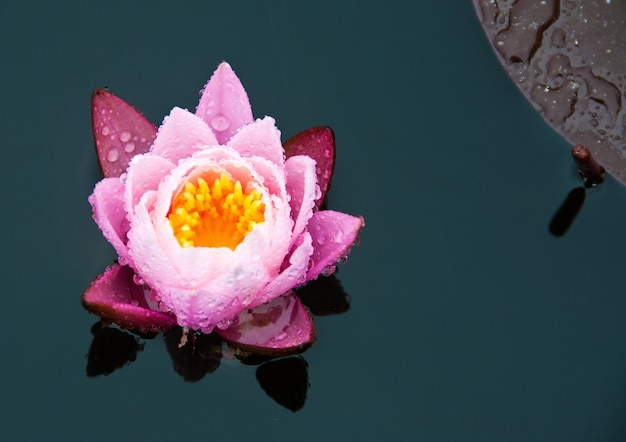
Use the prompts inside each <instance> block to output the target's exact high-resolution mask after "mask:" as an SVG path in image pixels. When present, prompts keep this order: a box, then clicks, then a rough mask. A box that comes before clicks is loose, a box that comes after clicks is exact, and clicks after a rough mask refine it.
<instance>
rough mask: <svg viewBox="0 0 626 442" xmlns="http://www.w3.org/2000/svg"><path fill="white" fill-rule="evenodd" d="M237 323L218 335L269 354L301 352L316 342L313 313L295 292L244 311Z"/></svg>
mask: <svg viewBox="0 0 626 442" xmlns="http://www.w3.org/2000/svg"><path fill="white" fill-rule="evenodd" d="M238 319H239V321H238V323H237V325H236V326H233V327H230V328H227V329H226V330H220V329H216V332H217V334H219V335H220V336H221V337H222V338H224V339H226V340H227V341H229V342H231V343H233V344H234V345H236V346H238V347H241V348H243V349H245V350H249V351H253V352H255V353H260V354H266V355H270V356H279V355H285V354H293V353H299V352H301V351H303V350H305V349H306V348H307V347H308V346H310V345H311V344H312V343H313V342H314V341H315V326H314V325H313V321H312V319H311V316H310V315H309V313H308V312H307V310H306V308H304V306H303V305H302V303H301V302H300V300H299V299H298V297H297V296H295V295H294V294H293V293H292V292H290V293H287V294H285V295H283V296H280V297H278V298H276V299H274V300H273V301H270V302H268V303H267V304H263V305H259V306H258V307H255V308H253V309H248V310H244V311H243V312H241V313H240V314H239V317H238Z"/></svg>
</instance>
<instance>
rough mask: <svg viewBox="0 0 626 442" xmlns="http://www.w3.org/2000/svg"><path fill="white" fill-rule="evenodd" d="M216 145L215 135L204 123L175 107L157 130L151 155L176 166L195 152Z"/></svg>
mask: <svg viewBox="0 0 626 442" xmlns="http://www.w3.org/2000/svg"><path fill="white" fill-rule="evenodd" d="M217 144H218V142H217V139H216V138H215V135H213V132H211V129H209V127H208V126H207V125H206V124H205V123H204V121H202V120H201V119H200V118H198V117H196V116H195V115H194V114H192V113H191V112H188V111H186V110H184V109H181V108H179V107H175V108H174V109H172V111H171V112H170V114H169V116H167V117H165V120H163V124H162V125H161V127H160V128H159V132H158V133H157V137H156V139H155V140H154V146H153V148H152V154H153V155H158V156H161V157H163V158H167V159H168V160H170V161H171V162H173V163H174V164H176V163H177V162H178V160H180V159H181V158H187V157H190V156H191V155H192V154H193V153H194V152H195V151H197V150H200V149H202V148H205V147H208V146H215V145H217Z"/></svg>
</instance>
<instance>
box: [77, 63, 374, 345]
mask: <svg viewBox="0 0 626 442" xmlns="http://www.w3.org/2000/svg"><path fill="white" fill-rule="evenodd" d="M92 112H93V113H92V115H93V127H94V138H95V141H96V147H97V151H98V158H99V161H100V166H101V169H102V171H103V173H104V176H105V178H104V179H103V180H101V181H100V182H99V183H98V184H97V185H96V187H95V189H94V191H93V193H92V195H91V196H90V197H89V202H90V203H91V205H92V207H93V213H94V219H95V221H96V223H97V224H98V226H99V227H100V229H101V230H102V232H103V234H104V236H105V237H106V238H107V240H108V241H109V242H110V243H111V244H112V245H113V247H114V248H115V250H116V252H117V254H118V257H119V259H118V262H119V264H116V265H114V266H112V267H110V268H109V269H108V270H107V271H106V272H105V273H104V274H103V275H102V276H101V277H99V278H98V279H97V280H96V281H94V283H92V285H91V287H90V288H89V289H88V290H87V291H86V293H85V295H84V297H83V304H84V305H85V307H86V308H88V309H89V310H91V311H93V312H94V313H96V314H98V315H100V316H101V317H102V318H103V320H105V321H108V322H114V323H117V324H118V325H120V326H122V327H129V328H132V327H140V328H144V329H166V328H168V327H170V326H172V325H173V324H174V323H177V324H178V325H180V326H183V327H188V328H190V329H193V330H198V331H201V332H204V333H208V332H211V331H213V330H214V329H215V330H216V331H217V332H218V333H220V334H221V335H223V337H224V338H225V339H229V340H232V341H235V342H236V341H240V342H242V343H245V344H246V345H250V346H254V345H258V346H260V347H267V348H291V347H297V346H298V345H303V344H306V343H307V342H310V341H312V340H313V339H314V336H315V330H314V327H313V325H312V323H311V321H310V318H309V315H308V314H306V311H305V309H304V308H303V306H302V305H301V304H300V301H299V300H298V298H297V297H296V296H295V295H294V294H293V293H292V292H291V290H292V289H293V288H295V287H297V286H300V285H302V284H304V283H306V282H307V281H309V280H311V279H315V278H317V277H318V276H319V275H320V274H321V273H322V272H323V271H324V270H325V269H329V268H331V269H332V268H334V264H335V263H336V262H337V261H338V260H340V259H342V258H344V257H345V256H346V255H347V254H348V253H349V250H350V247H351V246H352V244H353V243H354V242H355V240H356V238H357V235H358V233H359V230H360V229H361V227H362V226H363V219H362V218H361V217H355V216H351V215H347V214H344V213H341V212H336V211H331V210H321V209H320V206H321V203H322V201H323V200H324V197H325V194H326V191H327V190H328V187H329V183H330V177H331V175H332V171H333V166H334V155H335V150H334V137H333V133H332V131H331V130H330V129H329V128H326V127H319V128H312V129H309V130H307V131H304V132H301V133H300V134H298V135H296V136H294V137H292V138H291V139H290V140H288V141H287V142H285V146H284V147H283V145H282V144H281V140H280V132H279V131H278V129H277V128H276V125H275V121H274V119H273V118H271V117H265V118H261V119H257V120H254V119H253V117H252V111H251V107H250V104H249V101H248V96H247V94H246V92H245V90H244V89H243V86H242V85H241V82H240V81H239V78H238V77H237V76H236V75H235V73H234V72H233V70H232V69H231V67H230V66H229V65H228V64H227V63H225V62H224V63H222V64H220V65H219V67H218V68H217V70H216V71H215V73H214V74H213V76H212V77H211V79H210V80H209V82H208V83H207V85H206V87H205V88H204V90H203V92H202V97H201V99H200V102H199V104H198V107H197V110H196V112H195V114H193V113H191V112H188V111H187V110H184V109H180V108H177V107H175V108H174V109H172V111H171V112H170V114H169V116H167V117H166V118H165V119H164V121H163V123H162V125H161V127H160V128H159V129H158V131H156V129H155V128H154V127H153V126H152V125H151V124H150V123H148V122H147V121H146V120H145V119H144V118H143V117H142V116H141V114H139V113H138V112H137V111H136V110H135V109H134V108H132V107H131V106H130V105H128V104H127V103H125V102H124V101H123V100H121V99H119V98H117V97H115V96H114V95H113V94H111V93H109V92H108V91H106V90H102V89H100V90H97V91H96V92H95V93H94V96H93V102H92ZM283 342H284V343H283Z"/></svg>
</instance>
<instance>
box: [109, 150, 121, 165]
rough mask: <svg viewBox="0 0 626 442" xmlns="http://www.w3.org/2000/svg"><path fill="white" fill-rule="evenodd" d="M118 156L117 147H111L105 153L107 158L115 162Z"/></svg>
mask: <svg viewBox="0 0 626 442" xmlns="http://www.w3.org/2000/svg"><path fill="white" fill-rule="evenodd" d="M119 157H120V153H119V152H118V151H117V149H111V150H110V151H109V153H107V160H109V161H110V162H112V163H114V162H116V161H117V159H118V158H119Z"/></svg>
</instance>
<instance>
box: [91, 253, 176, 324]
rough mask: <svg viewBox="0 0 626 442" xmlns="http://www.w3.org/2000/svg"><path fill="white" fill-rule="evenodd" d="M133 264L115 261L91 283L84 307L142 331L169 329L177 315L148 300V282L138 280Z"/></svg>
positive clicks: (113, 321)
mask: <svg viewBox="0 0 626 442" xmlns="http://www.w3.org/2000/svg"><path fill="white" fill-rule="evenodd" d="M134 275H135V273H134V272H133V271H132V269H131V268H130V267H126V266H120V265H117V264H116V265H113V266H111V267H109V268H108V269H107V270H106V272H105V273H104V274H102V275H100V276H99V277H98V278H97V279H96V280H95V281H93V282H92V283H91V285H90V286H89V288H88V289H87V291H86V292H85V294H84V295H83V299H82V303H83V307H85V308H86V309H87V310H89V311H90V312H91V313H94V314H96V315H98V316H99V317H100V319H101V320H102V321H103V322H105V323H115V324H117V325H118V326H119V327H121V328H127V329H134V328H138V329H139V330H141V331H159V330H167V329H168V328H170V327H173V326H174V325H176V318H174V317H173V316H171V315H169V314H167V313H163V312H159V311H156V310H153V309H151V308H150V306H149V305H148V302H147V300H146V294H147V293H146V291H147V290H148V289H147V288H146V286H144V285H143V284H142V285H138V284H136V283H135V282H134V280H133V278H134Z"/></svg>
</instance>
